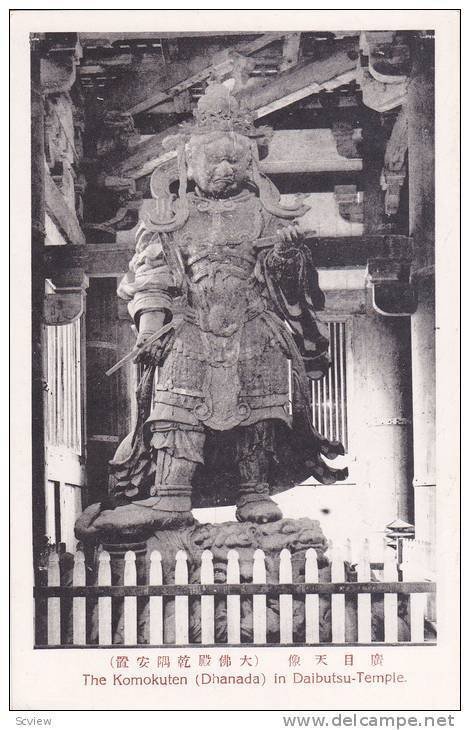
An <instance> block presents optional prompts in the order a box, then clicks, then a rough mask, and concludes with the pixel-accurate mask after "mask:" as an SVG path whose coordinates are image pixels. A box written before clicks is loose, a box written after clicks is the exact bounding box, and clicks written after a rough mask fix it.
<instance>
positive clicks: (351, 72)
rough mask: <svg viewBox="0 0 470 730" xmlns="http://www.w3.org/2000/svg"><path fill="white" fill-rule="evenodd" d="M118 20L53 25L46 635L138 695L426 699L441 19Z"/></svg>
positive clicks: (431, 594)
mask: <svg viewBox="0 0 470 730" xmlns="http://www.w3.org/2000/svg"><path fill="white" fill-rule="evenodd" d="M51 12H52V14H53V15H55V16H57V17H58V18H59V16H60V11H51ZM94 12H95V11H87V14H88V16H89V22H88V24H87V28H89V29H87V30H80V28H83V23H82V22H77V25H76V26H75V28H74V24H73V21H74V15H73V11H72V12H69V14H68V20H67V23H66V27H67V30H66V31H63V30H57V27H56V25H55V24H54V23H52V24H51V26H50V31H48V30H47V25H45V23H44V20H43V19H42V18H41V17H40V16H39V21H40V23H38V24H37V25H36V26H35V23H34V21H35V19H36V17H35V15H34V13H32V16H33V17H32V18H31V19H30V28H29V31H28V42H29V59H27V63H29V72H28V73H29V80H30V117H29V123H30V132H31V135H30V154H29V149H26V150H25V152H24V154H25V155H26V156H27V157H28V159H29V165H30V170H31V175H30V186H31V192H30V200H31V224H30V233H31V235H30V244H27V243H25V242H23V246H24V249H25V251H26V252H27V253H28V256H29V255H30V259H29V261H30V271H31V280H30V301H31V312H30V313H26V314H28V316H30V321H31V330H30V333H31V341H30V343H29V344H30V348H31V350H30V352H31V356H30V360H29V362H28V363H27V364H28V365H29V363H31V370H30V377H31V381H30V382H31V389H30V393H31V399H30V402H31V422H30V423H25V424H23V428H24V430H26V431H28V433H29V432H30V433H31V463H30V464H29V469H30V474H31V484H28V485H25V490H26V494H28V493H29V494H30V498H29V505H30V509H31V522H30V523H29V521H28V522H26V523H25V525H26V527H23V538H22V539H23V542H24V546H25V547H24V549H25V550H26V553H27V557H28V560H29V561H30V576H31V585H23V587H22V595H23V597H24V599H25V600H26V601H28V602H30V603H31V604H32V605H33V610H32V612H31V616H30V618H29V621H30V623H31V626H30V627H29V628H28V637H29V638H30V639H31V643H30V646H29V647H28V650H29V649H31V650H32V651H33V653H34V655H35V656H39V657H44V661H46V662H47V661H50V660H49V659H47V657H48V656H52V655H53V656H54V657H55V659H54V661H55V662H57V666H60V664H62V663H63V662H68V661H69V659H68V657H71V659H70V661H74V659H75V657H77V656H78V655H79V656H80V661H82V662H83V663H84V665H86V666H87V667H88V669H87V670H86V672H85V674H83V676H82V673H80V675H79V677H78V679H77V684H80V685H81V687H83V685H84V686H85V688H86V689H87V690H90V688H93V686H94V684H95V685H100V684H102V685H105V684H107V685H108V688H109V685H114V686H116V682H117V685H121V684H122V682H124V684H125V685H126V684H127V685H134V686H135V689H134V690H133V694H132V699H130V700H127V701H128V703H129V705H128V708H129V709H131V708H132V707H135V706H137V703H138V702H139V700H138V696H139V695H138V692H139V691H140V690H139V688H140V687H142V691H146V690H145V685H147V684H154V685H160V686H165V687H168V686H169V685H177V687H173V686H172V689H171V691H174V692H176V691H177V690H178V689H180V691H181V689H184V687H186V686H187V685H188V684H191V683H194V682H195V684H196V685H197V688H198V689H199V691H200V692H201V693H202V694H203V693H204V692H205V691H206V689H209V690H210V689H214V690H217V691H218V692H221V691H222V690H221V689H220V685H247V684H250V685H251V686H252V687H253V688H254V687H256V685H262V686H265V685H266V687H267V688H268V689H269V691H270V692H273V693H275V692H276V688H275V685H277V684H278V685H280V686H279V691H280V692H288V691H290V690H289V687H290V686H291V685H292V686H294V689H295V691H299V692H301V691H303V692H305V693H307V692H308V691H310V692H312V691H314V690H315V685H322V687H321V691H324V692H327V690H328V686H327V685H329V684H334V683H335V682H340V683H341V684H342V685H345V686H346V688H344V689H343V688H342V689H341V690H336V691H338V692H339V691H344V692H348V693H349V695H348V696H350V695H351V693H352V692H353V691H354V689H357V690H358V691H360V692H363V691H364V692H365V689H364V686H365V685H366V684H367V683H372V684H374V683H376V684H381V683H383V686H382V684H381V687H380V688H379V689H377V690H376V692H377V693H380V692H383V693H386V691H387V689H388V687H386V685H387V684H388V680H385V679H384V677H388V676H390V677H392V673H393V680H392V679H390V683H391V684H394V685H395V686H394V687H393V690H391V691H394V692H398V691H400V689H401V688H400V687H399V686H398V687H397V686H396V685H397V684H398V685H399V684H400V683H403V684H404V685H405V684H406V683H408V682H411V681H412V679H411V678H410V677H409V676H408V674H407V671H408V670H410V671H411V669H412V666H413V662H411V663H409V659H408V658H407V657H408V654H404V653H403V652H410V651H416V652H419V662H421V663H422V664H423V666H425V665H426V663H427V662H429V663H430V664H432V663H433V661H434V659H433V658H432V657H434V656H436V655H435V651H436V650H437V649H438V647H439V643H440V640H441V636H442V633H441V618H442V612H441V613H440V612H439V611H438V610H437V606H438V605H439V592H440V582H439V572H438V570H439V569H438V565H439V550H440V549H442V548H439V543H438V542H436V534H437V532H439V531H438V530H437V529H436V526H437V524H438V519H439V506H438V505H439V502H438V498H437V497H436V492H437V491H439V488H440V485H439V480H438V479H437V478H436V332H438V331H439V330H444V329H445V328H446V326H448V322H449V320H445V319H444V318H440V319H439V317H438V321H437V320H436V267H435V261H436V256H437V258H438V257H439V255H441V256H442V251H441V254H439V252H437V254H436V248H437V247H438V246H441V245H442V246H443V245H447V246H448V247H450V248H449V251H450V252H454V253H455V256H456V258H458V246H459V243H458V237H457V238H455V235H454V234H455V229H454V230H452V231H451V233H450V234H449V239H451V240H450V242H449V241H448V242H447V244H446V243H445V241H444V240H442V238H441V239H440V240H439V238H436V213H435V205H436V194H435V182H436V169H435V154H436V149H435V122H436V70H437V65H436V58H438V53H437V51H438V50H439V46H438V44H439V32H438V31H437V30H436V25H433V23H429V22H428V18H427V15H426V12H425V11H416V13H415V14H414V17H413V18H412V19H411V18H410V17H407V13H408V12H409V11H402V20H403V23H402V24H401V23H400V22H398V21H399V17H398V15H397V14H395V15H394V18H393V20H394V21H395V24H393V25H392V26H391V24H390V22H384V24H383V28H385V29H382V26H381V25H380V18H379V17H377V18H376V19H375V20H376V21H377V22H374V18H372V21H373V22H372V23H368V22H367V20H366V16H365V15H364V12H363V13H362V15H358V21H357V27H353V28H351V27H350V25H351V21H350V16H349V22H347V23H345V24H344V25H343V24H342V21H343V18H342V11H331V12H330V13H329V14H328V18H329V22H328V28H327V29H325V23H324V21H322V22H319V23H318V24H316V22H315V21H316V15H315V12H316V11H310V13H309V12H306V13H304V15H303V22H302V23H299V25H298V27H297V29H295V27H294V28H293V29H291V30H279V29H278V30H273V29H271V28H270V24H269V22H266V28H265V29H263V28H262V27H261V29H260V18H259V16H260V15H261V26H262V21H263V13H264V14H265V16H264V17H265V20H266V21H268V15H269V13H268V11H256V12H257V19H256V22H253V25H252V26H251V27H250V25H249V20H250V12H255V11H247V12H246V13H245V22H244V23H243V27H242V29H238V30H237V26H236V24H235V25H233V23H232V24H231V23H228V22H227V24H226V25H224V11H221V12H219V14H218V18H219V23H220V25H217V24H216V25H215V28H216V29H212V27H213V25H214V24H213V22H212V18H211V17H210V16H211V13H217V11H198V12H199V13H205V14H206V16H207V17H208V20H209V21H211V22H209V23H208V25H206V26H205V28H206V29H201V27H200V24H199V27H198V28H197V29H193V28H192V27H191V24H190V23H188V24H186V25H185V23H184V22H181V23H179V22H178V20H179V18H178V16H179V17H180V18H182V17H183V16H184V14H185V13H186V11H176V10H175V11H167V12H169V13H170V14H172V15H173V18H174V20H173V25H172V27H173V30H168V29H165V30H162V29H160V26H161V27H165V28H167V25H168V23H166V25H165V23H160V22H159V17H160V16H159V11H150V12H149V14H148V17H149V19H150V22H148V23H145V22H142V23H141V27H142V29H141V30H129V31H126V30H121V31H120V30H118V29H116V23H115V22H112V21H111V16H112V12H111V11H96V12H97V14H99V19H100V22H99V26H96V27H95V26H94V24H93V15H94ZM123 12H128V13H130V14H132V11H123ZM139 12H140V11H139ZM161 12H163V11H161ZM188 12H189V11H188ZM230 12H232V11H230ZM279 12H280V13H281V14H284V18H285V19H286V14H287V15H289V11H279ZM374 12H376V13H377V14H378V15H380V12H382V11H370V14H371V15H372V16H373V15H374ZM383 12H385V11H383ZM152 13H153V14H154V16H155V17H154V22H152ZM410 13H411V11H410ZM436 13H437V11H436V12H435V15H436ZM442 13H443V15H444V16H445V17H446V18H447V20H448V22H449V24H450V25H451V26H452V27H453V28H454V30H455V28H456V27H457V28H458V22H459V20H458V11H453V12H452V11H442ZM411 14H412V13H411ZM20 15H21V13H20ZM106 15H108V17H109V19H110V22H109V24H108V26H106ZM136 15H138V12H136ZM383 17H384V20H385V16H383ZM59 20H60V18H59ZM253 20H254V19H253ZM411 20H414V21H415V23H416V24H415V25H412V26H410V21H411ZM420 20H421V21H422V22H421V23H420V22H419V21H420ZM431 20H432V19H431ZM361 21H362V22H361ZM247 23H248V25H247ZM377 23H378V24H377ZM59 25H60V23H59ZM195 25H197V23H196V24H195ZM371 25H372V29H371V28H370V26H371ZM202 26H203V28H204V24H202ZM35 27H37V28H41V29H44V28H45V30H42V31H41V32H39V31H37V32H36V31H35ZM106 27H108V28H109V29H108V30H106ZM120 27H122V28H125V27H131V28H134V27H135V26H134V25H133V24H132V23H130V24H126V23H125V22H123V23H122V24H121V26H120ZM281 27H283V26H282V24H281ZM103 28H104V30H103ZM345 28H346V29H345ZM455 73H456V74H457V77H458V70H456V71H455ZM438 88H439V87H438ZM452 101H453V103H457V99H456V98H455V99H452ZM25 114H26V110H25ZM26 121H27V120H26ZM455 175H457V173H456V172H455ZM454 183H455V181H454ZM24 196H25V200H26V201H27V200H28V198H29V191H28V190H27V189H25V190H24ZM28 248H30V253H29V252H28V251H27V249H28ZM25 261H26V262H27V261H28V259H25ZM27 266H28V264H26V268H27ZM23 315H24V316H25V313H23ZM454 316H455V317H456V318H458V313H457V312H454ZM436 322H437V323H436ZM448 365H449V366H450V364H449V363H448ZM455 368H457V365H456V366H455ZM449 377H450V378H452V377H454V378H457V377H458V374H457V370H455V371H454V373H453V375H452V371H450V375H449ZM22 397H23V398H24V399H26V400H27V399H28V398H29V393H23V396H22ZM457 417H458V416H457V413H455V418H457ZM437 418H439V413H438V414H437ZM452 428H455V424H454V426H452ZM28 438H29V436H28ZM441 459H442V454H441ZM448 460H449V464H450V462H452V461H453V460H458V453H454V454H452V453H448ZM26 466H28V465H26ZM449 470H450V471H449V473H452V474H453V473H454V472H453V470H454V466H453V465H452V466H450V465H449ZM441 488H442V489H443V490H444V491H447V490H449V494H450V495H451V496H450V497H449V499H451V500H454V501H455V500H456V499H458V497H457V492H456V491H452V492H451V491H450V487H448V485H447V486H446V484H444V485H441ZM452 489H453V490H456V485H454V486H452ZM28 490H30V491H28ZM442 493H443V492H442V491H441V496H442ZM25 500H26V504H28V498H27V497H26V498H25ZM458 519H459V517H458V514H456V515H455V522H454V523H453V524H450V525H448V529H449V530H450V531H454V532H455V531H456V533H455V534H457V533H458ZM13 522H14V520H13ZM29 524H30V525H31V530H30V532H29V527H28V525H29ZM449 559H450V560H453V561H454V563H455V566H457V562H458V555H451V556H450V558H449ZM453 589H454V590H455V591H457V590H458V586H457V583H455V585H454V587H453ZM457 599H458V597H457V596H456V600H457ZM447 619H448V616H447V617H446V618H444V619H443V620H444V621H446V620H447ZM444 633H446V632H445V631H444ZM446 636H447V633H446ZM454 639H455V640H456V641H457V642H458V628H457V626H456V627H455V635H454ZM281 648H282V649H283V650H284V651H283V653H282V657H283V658H282V662H281V660H280V659H279V660H278V659H277V658H276V657H277V654H276V651H277V650H280V649H281ZM51 652H52V654H51ZM64 652H65V654H64ZM356 652H358V653H356ZM387 652H389V653H387ZM184 656H185V657H187V662H186V664H185V663H184V662H183V661H182V657H184ZM104 657H108V658H107V659H106V660H105V661H106V665H107V669H106V671H105V670H103V664H101V665H100V666H101V669H95V668H94V666H95V665H94V663H95V662H102V661H103V659H104ZM164 657H166V659H165V658H164ZM223 657H225V660H224V659H223ZM322 657H323V659H322ZM348 657H350V658H349V659H348ZM388 657H391V658H390V660H388ZM427 657H429V659H428V658H427ZM82 658H83V659H82ZM242 658H244V661H243V662H242V661H241V659H242ZM319 658H320V660H319ZM144 659H146V660H147V661H146V663H144V661H143V660H144ZM188 662H190V663H188ZM270 664H271V666H270ZM96 666H98V665H96ZM189 667H191V670H189ZM455 671H456V672H457V671H458V667H457V666H456V667H455ZM388 672H390V675H389V674H388ZM191 673H192V674H191ZM104 674H106V681H105V682H103V681H101V679H100V677H101V676H102V675H104ZM77 676H78V675H77ZM338 676H339V677H341V679H335V677H338ZM456 676H457V675H456ZM116 677H118V679H117V680H116ZM146 677H147V678H150V679H146ZM367 677H370V679H367ZM399 677H401V679H400V678H399ZM119 678H120V679H119ZM95 680H96V681H95ZM74 681H75V680H74ZM420 681H421V682H423V683H424V682H425V678H423V677H421V679H420ZM456 683H458V682H457V680H456ZM180 685H183V688H181V687H180ZM347 685H349V687H348V686H347ZM361 685H364V686H361ZM157 690H158V687H157ZM96 691H97V692H98V691H99V690H98V689H97V690H96ZM233 691H235V690H233ZM315 691H316V690H315ZM330 691H332V690H330ZM403 691H404V692H406V688H405V689H403ZM457 691H458V688H457V686H455V692H457ZM23 694H24V693H23ZM305 696H307V695H305ZM385 696H386V695H385V694H384V695H383V696H382V695H381V698H380V699H376V700H374V702H376V703H378V705H379V706H380V703H381V702H385V703H386V700H384V697H385ZM452 696H453V697H455V694H453V695H452ZM126 697H128V698H129V697H131V695H130V694H127V695H126ZM175 697H176V695H175ZM230 697H235V695H230ZM259 697H261V695H259ZM121 698H122V699H121V700H120V701H122V702H126V699H125V696H124V695H123V694H122V693H121ZM200 701H201V702H202V701H203V700H202V698H201V700H200ZM231 701H232V700H230V701H229V703H230V702H231ZM67 702H69V703H72V704H69V705H68V704H67ZM172 702H173V700H171V702H170V700H169V703H170V704H171V703H172ZM251 702H255V700H252V701H251ZM256 702H258V703H259V705H256ZM256 702H255V705H253V706H259V708H260V709H267V708H266V706H265V704H263V701H262V700H261V699H258V700H257V701H256ZM327 702H328V700H326V703H327ZM170 704H169V705H167V706H170ZM57 706H58V707H64V708H65V709H67V708H68V707H69V708H70V709H72V708H73V707H74V705H73V700H72V699H71V698H68V699H67V698H65V697H64V698H62V699H61V701H60V703H59V704H58V705H57ZM80 706H81V707H86V704H85V705H84V704H83V703H82V704H81V705H80ZM325 706H327V705H325ZM437 706H438V704H437V703H436V707H437Z"/></svg>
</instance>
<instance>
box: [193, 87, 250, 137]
mask: <svg viewBox="0 0 470 730" xmlns="http://www.w3.org/2000/svg"><path fill="white" fill-rule="evenodd" d="M194 118H195V120H196V123H195V125H194V126H193V128H192V132H193V134H194V133H196V134H198V133H199V134H207V133H208V132H215V131H219V130H220V131H224V132H225V131H230V132H238V133H239V134H243V135H245V136H248V137H256V136H259V130H258V129H256V128H255V127H254V125H253V116H252V115H251V114H250V113H249V112H247V111H242V110H240V104H239V103H238V100H237V99H236V98H235V97H234V96H233V95H232V94H231V93H230V90H229V89H228V88H227V87H226V86H224V85H223V84H218V83H212V84H209V85H208V87H207V89H206V92H205V94H204V96H201V98H200V99H199V101H198V103H197V107H196V109H195V110H194Z"/></svg>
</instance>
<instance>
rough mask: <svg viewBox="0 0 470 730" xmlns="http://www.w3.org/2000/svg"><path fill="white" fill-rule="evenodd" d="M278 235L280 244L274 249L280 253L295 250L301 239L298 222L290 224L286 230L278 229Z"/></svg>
mask: <svg viewBox="0 0 470 730" xmlns="http://www.w3.org/2000/svg"><path fill="white" fill-rule="evenodd" d="M277 235H278V242H277V243H276V244H275V246H274V248H275V250H276V251H277V252H278V253H282V252H284V251H288V250H289V249H292V248H295V247H296V246H297V243H298V241H299V239H300V230H299V225H298V223H297V221H294V223H289V225H287V226H285V227H284V228H280V229H278V231H277Z"/></svg>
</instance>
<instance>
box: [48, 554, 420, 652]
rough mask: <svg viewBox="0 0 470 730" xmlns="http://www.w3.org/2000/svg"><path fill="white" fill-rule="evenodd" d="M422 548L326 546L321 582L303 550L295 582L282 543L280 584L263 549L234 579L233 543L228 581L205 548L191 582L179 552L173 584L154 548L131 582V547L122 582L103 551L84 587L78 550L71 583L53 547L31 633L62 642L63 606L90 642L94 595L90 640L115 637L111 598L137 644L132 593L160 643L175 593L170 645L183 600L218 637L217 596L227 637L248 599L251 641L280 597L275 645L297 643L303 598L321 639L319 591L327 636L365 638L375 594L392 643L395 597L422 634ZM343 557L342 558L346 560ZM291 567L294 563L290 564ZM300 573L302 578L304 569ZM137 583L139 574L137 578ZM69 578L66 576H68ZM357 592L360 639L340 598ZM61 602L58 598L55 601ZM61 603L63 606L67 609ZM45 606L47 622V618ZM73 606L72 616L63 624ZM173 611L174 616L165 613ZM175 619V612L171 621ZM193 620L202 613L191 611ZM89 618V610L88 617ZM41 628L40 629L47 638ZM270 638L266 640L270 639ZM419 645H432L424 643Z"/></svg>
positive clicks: (82, 642) (314, 638) (75, 630)
mask: <svg viewBox="0 0 470 730" xmlns="http://www.w3.org/2000/svg"><path fill="white" fill-rule="evenodd" d="M427 552H428V551H427V550H426V549H425V546H424V545H423V544H421V543H418V541H406V542H404V545H403V551H402V555H403V562H402V563H401V565H398V564H397V560H396V552H395V550H394V549H392V548H390V547H388V548H386V549H385V550H384V558H383V563H371V561H370V556H369V543H368V541H367V540H365V541H364V544H363V546H362V549H361V551H360V556H359V559H358V560H357V561H354V560H352V558H351V546H350V544H349V541H348V544H347V545H346V550H345V551H344V550H341V549H339V548H337V547H334V546H332V545H330V548H329V551H328V553H327V555H328V557H329V560H330V566H331V579H330V580H328V582H322V577H321V571H319V564H318V559H317V553H316V551H315V550H314V549H309V550H307V552H306V554H305V565H304V569H305V570H304V572H303V571H302V572H301V575H302V581H301V582H299V581H298V579H296V581H295V582H294V581H293V561H292V557H291V554H290V552H289V551H288V550H282V552H281V553H280V556H279V571H278V573H279V574H278V580H279V582H278V583H272V582H270V583H268V582H267V571H266V559H265V555H264V553H263V551H262V550H256V551H255V553H254V556H253V568H252V571H253V572H252V582H245V583H241V582H240V563H239V555H238V553H237V552H236V551H235V550H230V551H229V552H228V555H227V565H226V582H225V583H215V582H214V567H213V555H212V553H211V552H210V551H208V550H205V551H204V552H203V553H202V557H201V565H200V580H199V582H198V583H189V574H188V560H187V556H186V553H185V552H183V551H179V552H178V553H177V554H176V560H175V569H174V583H171V584H168V583H167V584H165V583H164V580H163V573H164V571H163V569H162V557H161V555H160V553H159V552H158V551H156V550H155V551H153V552H152V553H151V555H150V559H149V565H148V568H147V580H146V583H145V584H144V585H142V584H140V585H139V584H138V572H137V569H136V554H135V553H134V552H133V551H132V550H129V551H127V552H126V553H125V555H124V568H123V571H121V577H122V581H121V584H120V585H112V570H111V567H112V566H111V556H110V554H109V553H108V552H106V551H105V550H103V551H101V552H100V554H99V558H98V571H97V580H96V585H86V569H85V558H84V555H83V553H81V552H80V551H78V552H77V553H76V554H75V556H74V565H73V577H72V581H71V585H70V584H69V585H61V573H60V565H59V556H58V555H57V553H51V555H50V558H49V565H48V569H47V586H42V587H37V588H36V589H35V595H36V617H37V619H39V620H40V619H41V617H42V623H43V627H44V626H45V629H43V638H42V639H40V640H39V641H37V645H42V646H51V647H52V646H54V647H59V646H64V645H65V644H64V642H63V641H61V636H62V630H61V620H62V621H63V620H64V615H66V614H67V610H68V611H69V613H68V614H67V620H68V621H69V623H70V624H71V626H72V638H71V640H70V639H69V640H68V642H67V644H66V645H68V646H70V643H71V644H73V645H76V646H87V645H90V643H89V642H88V643H87V636H88V632H87V601H90V600H91V601H92V602H94V607H95V615H96V616H97V624H98V630H97V639H95V645H96V642H97V644H98V645H100V646H111V645H113V629H112V625H113V623H112V621H113V620H112V615H113V601H116V600H118V601H121V608H120V611H121V614H120V615H121V619H120V620H121V626H123V631H122V637H121V641H120V643H123V644H124V645H127V646H136V645H138V643H139V640H138V620H139V619H138V600H139V596H140V597H144V598H145V599H146V600H148V608H147V610H148V614H147V619H146V620H147V622H148V644H149V645H152V646H161V645H164V644H165V645H166V644H167V643H168V641H169V640H168V637H167V636H166V633H167V630H166V624H165V613H164V606H165V603H164V602H165V601H168V600H172V601H174V631H173V632H172V638H171V639H170V641H171V643H174V644H175V645H177V646H183V645H188V644H190V603H189V602H190V600H191V601H194V600H200V643H199V642H198V645H199V646H201V645H205V646H210V645H214V644H215V622H216V616H215V613H216V611H215V606H216V604H215V601H216V600H219V601H220V599H221V597H223V598H224V600H226V643H227V644H228V645H238V644H240V643H241V641H242V637H241V600H246V599H249V600H252V613H253V627H252V643H253V644H256V645H263V644H267V643H269V641H270V640H269V636H268V626H267V601H268V600H271V599H275V600H276V601H278V612H279V638H278V641H276V642H275V643H280V644H282V645H289V644H293V643H294V601H296V600H297V601H298V600H301V601H304V604H305V614H304V622H305V623H304V626H305V641H304V642H302V643H305V644H307V645H315V644H320V643H324V642H322V641H321V638H320V622H321V611H320V603H321V596H325V595H326V596H329V597H331V605H330V610H331V613H330V618H329V620H330V622H331V641H330V643H332V644H345V643H348V645H349V644H351V643H356V644H369V643H372V641H374V642H375V641H376V639H374V638H373V628H372V627H373V620H372V619H373V616H372V614H373V600H374V597H377V596H379V597H383V641H382V642H381V643H383V644H397V643H400V641H402V640H400V639H399V597H400V596H403V595H404V596H409V604H408V625H409V636H408V637H407V639H406V642H407V643H413V644H416V643H418V644H421V643H424V642H425V620H426V619H427V618H429V615H427V612H428V611H429V597H433V594H434V593H435V583H434V581H433V576H432V573H431V572H430V566H429V562H428V560H427V558H426V555H427ZM345 561H346V562H345ZM347 565H354V566H355V572H356V579H355V580H353V582H351V580H350V579H349V580H348V574H347V572H346V566H347ZM297 566H298V562H297ZM303 575H304V577H303ZM140 582H141V581H140ZM69 583H70V581H69ZM347 596H357V606H355V611H357V641H355V642H350V641H347V631H346V599H347ZM61 601H65V603H64V604H63V605H61ZM64 608H65V609H66V610H65V611H64ZM44 611H45V612H46V613H47V621H44ZM70 611H71V614H72V620H71V622H70ZM172 615H173V614H172ZM172 620H173V619H172ZM198 620H199V619H198ZM88 623H89V617H88ZM44 633H45V634H46V636H45V637H44ZM271 643H272V640H271ZM426 643H433V642H432V641H429V642H428V641H426Z"/></svg>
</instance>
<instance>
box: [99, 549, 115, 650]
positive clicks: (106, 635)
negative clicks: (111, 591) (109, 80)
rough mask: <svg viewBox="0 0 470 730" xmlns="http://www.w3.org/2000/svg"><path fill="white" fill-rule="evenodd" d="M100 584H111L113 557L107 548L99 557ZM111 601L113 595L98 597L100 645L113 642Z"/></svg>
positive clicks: (107, 644)
mask: <svg viewBox="0 0 470 730" xmlns="http://www.w3.org/2000/svg"><path fill="white" fill-rule="evenodd" d="M98 585H99V586H110V585H111V557H110V555H109V553H108V552H107V551H106V550H102V551H101V553H100V554H99V558H98ZM111 602H112V598H111V596H109V597H108V596H100V597H99V598H98V643H99V644H100V646H109V645H110V644H112V643H113V639H112V628H111V610H112V604H111Z"/></svg>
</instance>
